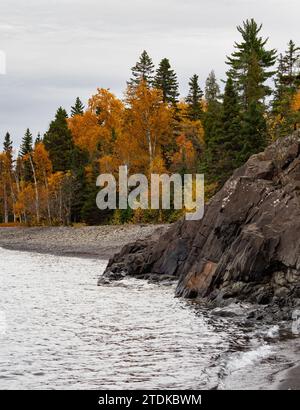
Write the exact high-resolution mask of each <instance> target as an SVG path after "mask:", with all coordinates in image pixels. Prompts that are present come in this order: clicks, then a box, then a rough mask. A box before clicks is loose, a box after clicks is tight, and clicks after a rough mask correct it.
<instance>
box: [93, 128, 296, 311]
mask: <svg viewBox="0 0 300 410" xmlns="http://www.w3.org/2000/svg"><path fill="white" fill-rule="evenodd" d="M124 275H132V276H136V277H146V278H150V279H151V278H152V279H155V280H158V279H160V278H166V277H167V278H178V286H177V290H176V294H177V296H183V297H189V298H195V297H206V298H207V299H208V300H211V301H216V302H218V303H219V304H221V303H222V301H224V300H226V299H230V298H239V299H243V300H249V301H251V302H255V303H259V304H269V303H271V302H274V301H278V303H281V304H283V305H284V304H287V303H290V302H291V300H299V298H300V133H298V132H297V133H295V134H294V135H292V136H290V137H287V138H282V139H279V140H277V141H276V142H275V143H273V144H272V145H271V146H269V147H268V148H267V149H266V150H265V151H264V152H262V153H260V154H257V155H254V156H252V157H251V158H250V159H249V160H248V162H247V163H246V164H245V165H244V166H242V167H241V168H239V169H238V170H236V171H235V173H234V174H233V176H232V177H231V178H230V179H229V180H228V181H227V183H226V184H225V185H224V187H223V188H222V189H221V190H220V191H219V192H218V193H217V194H216V195H215V196H214V198H213V199H212V200H211V201H210V203H209V204H208V205H207V206H206V209H205V214H204V218H203V219H202V220H201V221H190V222H189V221H185V220H181V221H179V222H177V223H175V224H174V225H173V226H172V227H171V228H169V229H168V230H167V232H165V233H163V234H162V235H161V236H160V237H159V239H158V238H155V237H154V238H153V239H152V240H146V241H140V242H136V243H134V244H131V245H127V246H126V247H125V248H124V249H123V250H122V252H121V253H119V254H117V255H115V256H114V257H113V258H112V259H111V260H110V262H109V265H108V267H107V270H106V272H105V274H104V276H103V277H102V278H100V279H99V284H101V283H103V281H107V280H108V279H120V278H121V277H123V276H124Z"/></svg>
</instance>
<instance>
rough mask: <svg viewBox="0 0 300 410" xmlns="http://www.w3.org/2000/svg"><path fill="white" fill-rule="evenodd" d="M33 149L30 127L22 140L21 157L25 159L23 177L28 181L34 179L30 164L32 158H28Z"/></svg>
mask: <svg viewBox="0 0 300 410" xmlns="http://www.w3.org/2000/svg"><path fill="white" fill-rule="evenodd" d="M32 150H33V146H32V134H31V132H30V130H29V128H27V130H26V132H25V135H24V137H23V139H22V142H21V147H20V151H19V157H20V158H21V159H22V160H23V178H24V180H25V181H28V182H29V181H31V180H32V167H31V164H30V160H29V159H28V158H27V156H28V154H31V152H32Z"/></svg>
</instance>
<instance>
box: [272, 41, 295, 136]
mask: <svg viewBox="0 0 300 410" xmlns="http://www.w3.org/2000/svg"><path fill="white" fill-rule="evenodd" d="M299 86H300V48H299V47H296V45H295V43H294V42H293V41H292V40H290V42H289V44H288V49H287V51H286V52H285V54H280V56H279V59H278V69H277V73H276V77H275V92H274V99H273V103H272V111H273V115H274V117H275V120H274V125H275V126H274V134H275V135H274V136H275V138H278V137H280V136H282V135H287V134H288V133H290V132H292V131H293V129H294V124H295V114H294V112H293V110H292V107H291V105H292V100H293V97H294V95H295V93H296V91H297V89H298V88H299Z"/></svg>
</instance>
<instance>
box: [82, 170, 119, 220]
mask: <svg viewBox="0 0 300 410" xmlns="http://www.w3.org/2000/svg"><path fill="white" fill-rule="evenodd" d="M92 168H93V169H92V177H91V179H90V181H88V182H87V185H86V196H85V202H84V204H83V207H82V210H81V217H82V220H83V221H84V222H85V223H86V224H88V225H100V224H107V223H108V222H109V220H110V219H111V218H112V216H113V213H114V211H112V210H110V209H106V210H100V209H99V208H98V207H97V204H96V197H97V194H98V192H99V187H97V186H96V180H97V177H98V174H99V163H98V162H94V163H93V164H92Z"/></svg>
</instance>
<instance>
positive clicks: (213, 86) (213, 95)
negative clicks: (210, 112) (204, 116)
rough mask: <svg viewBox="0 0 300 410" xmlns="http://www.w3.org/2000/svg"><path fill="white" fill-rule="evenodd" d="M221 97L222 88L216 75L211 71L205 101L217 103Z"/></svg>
mask: <svg viewBox="0 0 300 410" xmlns="http://www.w3.org/2000/svg"><path fill="white" fill-rule="evenodd" d="M219 97H220V87H219V84H218V82H217V79H216V74H215V72H214V71H211V72H210V74H209V76H208V77H207V80H206V82H205V100H206V102H207V103H208V104H209V103H210V102H217V101H218V99H219Z"/></svg>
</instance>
